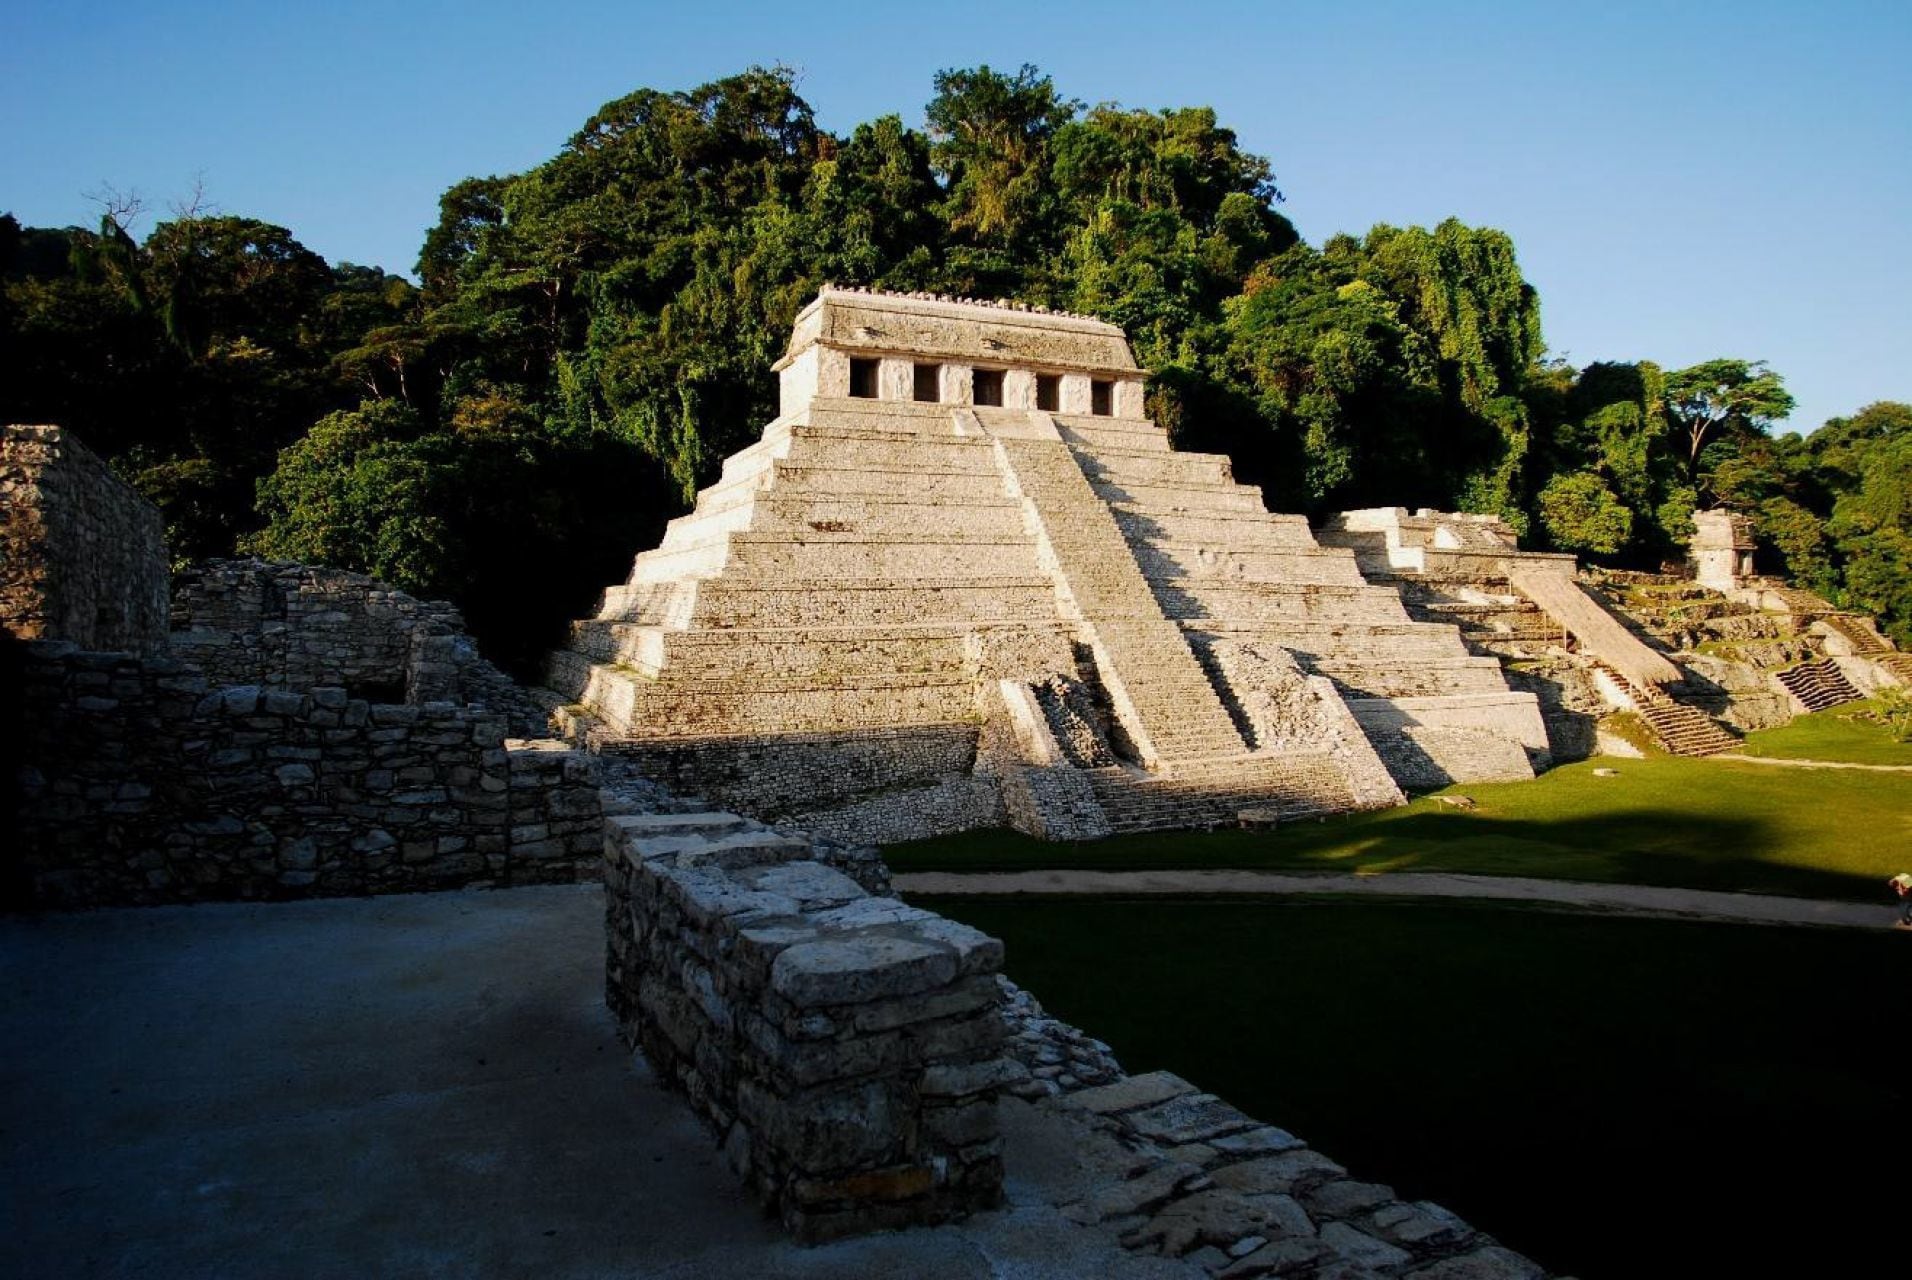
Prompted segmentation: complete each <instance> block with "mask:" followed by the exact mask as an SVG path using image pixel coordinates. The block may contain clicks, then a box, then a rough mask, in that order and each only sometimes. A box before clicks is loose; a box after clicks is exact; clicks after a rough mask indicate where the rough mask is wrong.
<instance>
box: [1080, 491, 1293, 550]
mask: <svg viewBox="0 0 1912 1280" xmlns="http://www.w3.org/2000/svg"><path fill="white" fill-rule="evenodd" d="M1109 511H1110V514H1111V515H1113V516H1114V517H1115V522H1116V524H1117V525H1119V526H1120V527H1121V529H1122V532H1123V534H1124V535H1126V536H1127V537H1128V539H1129V540H1130V541H1132V542H1133V541H1137V540H1144V541H1158V540H1159V541H1171V542H1197V543H1206V544H1210V545H1215V546H1224V547H1230V548H1267V549H1270V550H1278V549H1282V548H1287V547H1310V548H1311V547H1316V546H1318V545H1319V544H1317V543H1316V542H1315V540H1314V534H1313V533H1311V532H1310V531H1309V529H1308V522H1307V520H1306V519H1304V518H1303V517H1301V516H1283V515H1275V514H1272V513H1270V512H1266V511H1219V512H1217V511H1202V512H1195V511H1187V510H1176V509H1173V508H1160V507H1151V506H1144V505H1141V504H1138V503H1133V502H1112V503H1110V504H1109Z"/></svg>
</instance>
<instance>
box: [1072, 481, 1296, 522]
mask: <svg viewBox="0 0 1912 1280" xmlns="http://www.w3.org/2000/svg"><path fill="white" fill-rule="evenodd" d="M1094 488H1095V492H1096V494H1097V496H1098V497H1100V498H1102V499H1103V500H1104V501H1105V502H1111V503H1115V502H1120V503H1125V504H1128V505H1130V506H1134V507H1137V508H1139V509H1141V510H1144V511H1172V512H1173V511H1187V512H1191V513H1198V514H1215V515H1251V514H1252V515H1262V514H1266V512H1265V509H1264V508H1263V506H1262V503H1261V490H1259V489H1251V488H1249V487H1248V486H1246V485H1239V484H1233V483H1216V484H1195V483H1189V484H1171V483H1168V482H1166V481H1154V482H1148V483H1144V482H1142V481H1128V480H1125V481H1113V480H1098V481H1095V482H1094Z"/></svg>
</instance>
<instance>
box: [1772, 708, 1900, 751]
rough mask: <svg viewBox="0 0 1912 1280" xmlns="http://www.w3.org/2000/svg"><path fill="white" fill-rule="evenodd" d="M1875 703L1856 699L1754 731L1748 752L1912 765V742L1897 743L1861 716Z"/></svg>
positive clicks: (1881, 726) (1880, 728)
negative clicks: (1772, 727)
mask: <svg viewBox="0 0 1912 1280" xmlns="http://www.w3.org/2000/svg"><path fill="white" fill-rule="evenodd" d="M1872 706H1873V704H1872V703H1870V702H1852V703H1848V704H1846V705H1845V706H1843V707H1834V708H1833V709H1832V710H1830V711H1821V712H1818V713H1817V714H1815V715H1809V716H1800V717H1799V718H1798V719H1796V720H1794V721H1793V722H1792V723H1791V724H1788V725H1781V726H1780V727H1779V728H1777V729H1761V730H1758V731H1757V732H1755V733H1750V734H1748V735H1747V736H1746V748H1745V750H1746V754H1747V755H1749V756H1772V757H1776V758H1780V759H1786V760H1846V761H1851V762H1853V763H1855V764H1902V765H1912V742H1894V741H1893V740H1892V735H1891V734H1890V733H1888V732H1886V730H1885V727H1884V726H1883V725H1879V724H1869V723H1867V722H1865V721H1863V720H1860V719H1858V718H1857V717H1858V716H1859V715H1861V714H1863V713H1865V712H1866V711H1869V710H1870V709H1871V708H1872Z"/></svg>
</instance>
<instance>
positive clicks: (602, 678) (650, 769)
mask: <svg viewBox="0 0 1912 1280" xmlns="http://www.w3.org/2000/svg"><path fill="white" fill-rule="evenodd" d="M776 370H777V372H778V374H779V376H780V378H781V392H780V412H779V414H778V416H777V418H776V419H775V421H773V422H771V423H770V424H769V425H768V426H766V427H765V428H764V430H763V435H762V438H761V439H760V440H759V441H758V442H757V443H756V444H753V445H751V446H750V447H748V448H746V449H743V450H742V451H740V452H738V453H737V454H735V455H733V456H732V457H731V458H729V459H728V460H727V461H726V462H725V464H724V468H723V473H722V475H721V477H720V478H719V479H718V481H717V482H716V483H715V484H713V485H712V486H710V487H709V488H707V489H705V490H703V491H702V493H700V494H699V495H698V499H697V503H696V506H695V509H694V510H692V511H691V512H690V513H689V514H688V515H685V516H683V517H681V518H679V519H677V520H674V521H672V522H671V524H670V526H669V529H668V531H667V532H666V534H665V536H664V539H663V541H662V543H661V545H659V546H658V547H657V548H656V549H655V550H652V551H647V552H645V553H643V554H642V555H640V556H638V557H637V560H636V563H635V564H634V565H633V566H632V569H631V574H630V577H629V578H628V579H627V580H626V581H625V582H624V583H622V584H620V585H617V586H613V587H611V588H609V589H608V590H607V591H606V592H605V593H604V598H603V602H602V605H601V607H600V608H599V610H598V613H597V616H596V617H594V618H591V619H588V620H585V621H581V622H578V623H576V624H574V627H573V632H572V639H571V642H570V646H569V647H568V648H567V649H565V650H563V651H560V652H558V653H556V654H554V655H553V657H552V659H551V662H550V667H549V673H548V681H549V683H550V684H551V685H552V687H553V688H554V689H556V690H557V691H558V693H559V694H560V695H561V696H562V697H563V698H564V699H566V700H567V702H568V704H569V705H568V706H567V707H566V708H565V709H564V711H563V713H562V715H563V716H564V717H565V718H566V719H567V720H568V722H569V727H570V729H571V730H572V732H573V733H574V734H575V735H576V736H578V737H581V738H584V739H587V740H588V741H589V742H590V743H591V745H592V746H593V747H594V748H595V749H596V750H598V751H600V752H601V753H605V754H610V755H617V756H624V757H629V758H630V759H631V760H632V762H633V763H634V765H635V766H636V767H637V768H638V769H639V770H641V771H642V772H644V773H647V774H649V775H650V776H653V777H656V778H658V779H660V780H662V781H665V782H668V783H670V784H671V785H672V786H673V787H674V788H676V789H677V790H679V791H681V792H689V793H695V794H697V795H700V796H703V797H705V798H706V799H708V800H711V801H714V802H717V803H721V804H724V805H726V806H728V807H731V808H734V809H737V810H739V811H741V812H744V813H747V814H750V815H751V816H755V817H760V818H765V819H770V820H776V821H788V822H792V823H796V824H800V825H802V826H803V827H805V828H807V829H809V830H811V831H813V832H817V833H820V834H822V835H825V836H832V837H836V838H839V839H846V840H858V841H862V840H878V841H887V840H895V839H904V838H911V837H917V836H923V835H930V834H936V833H941V832H948V831H957V830H963V829H967V828H972V827H981V826H998V825H1005V824H1006V825H1010V826H1013V827H1015V828H1017V829H1019V830H1023V831H1027V832H1030V833H1033V834H1036V835H1039V836H1044V837H1048V838H1054V839H1088V838H1094V837H1098V836H1102V835H1106V834H1108V833H1110V832H1115V831H1135V830H1149V829H1156V828H1168V827H1181V826H1213V825H1218V824H1228V825H1233V824H1235V823H1237V822H1247V823H1250V824H1253V823H1257V822H1277V821H1284V820H1290V819H1294V818H1297V817H1303V816H1308V815H1316V814H1324V813H1332V812H1338V811H1344V810H1351V809H1364V808H1373V807H1378V806H1385V805H1392V804H1398V803H1400V802H1401V798H1402V797H1401V791H1400V782H1401V781H1403V780H1411V781H1415V782H1420V783H1424V782H1426V781H1427V780H1428V779H1429V778H1430V777H1432V778H1434V779H1435V780H1441V779H1446V780H1454V781H1469V780H1482V779H1508V778H1521V777H1531V776H1532V773H1533V770H1534V768H1535V767H1536V766H1539V767H1544V766H1545V765H1546V763H1547V750H1548V739H1547V733H1546V729H1545V727H1544V725H1543V723H1542V719H1541V715H1540V710H1539V707H1538V705H1537V703H1536V700H1535V697H1534V695H1533V694H1532V693H1528V692H1515V691H1512V690H1510V689H1509V688H1508V686H1507V683H1506V680H1505V679H1504V677H1503V674H1502V667H1501V664H1500V663H1499V662H1498V661H1497V660H1496V659H1495V658H1493V657H1491V656H1482V655H1476V654H1474V653H1472V652H1470V650H1469V648H1468V647H1467V645H1466V644H1464V643H1463V641H1462V638H1461V634H1460V632H1459V630H1458V629H1457V628H1456V627H1455V626H1453V625H1450V624H1447V623H1441V622H1427V621H1415V620H1412V619H1411V618H1410V617H1409V615H1408V613H1407V611H1406V610H1405V608H1404V606H1403V604H1402V599H1401V595H1400V593H1399V591H1397V590H1396V589H1395V588H1394V587H1392V586H1385V585H1371V584H1370V583H1369V582H1368V581H1367V580H1366V579H1365V578H1364V577H1363V576H1362V573H1361V571H1360V568H1359V566H1358V565H1357V561H1356V552H1355V550H1354V549H1352V548H1351V547H1348V546H1323V545H1321V544H1320V543H1318V542H1317V541H1316V540H1315V538H1314V536H1313V535H1312V534H1311V532H1310V530H1309V527H1308V523H1307V521H1306V520H1305V519H1304V518H1303V517H1301V516H1298V515H1276V514H1271V513H1269V512H1268V511H1267V510H1265V509H1264V507H1263V503H1262V497H1261V493H1260V491H1259V490H1258V489H1255V488H1252V487H1249V486H1244V485H1239V484H1236V483H1235V482H1234V479H1233V477H1232V475H1231V473H1230V467H1229V462H1228V459H1227V458H1225V457H1221V456H1218V455H1214V454H1201V453H1180V452H1176V451H1174V450H1172V449H1171V448H1170V445H1169V440H1168V435H1167V433H1166V432H1165V431H1164V430H1163V429H1162V428H1161V427H1159V426H1157V425H1156V424H1155V423H1154V422H1152V421H1150V420H1149V419H1148V418H1147V417H1146V416H1145V415H1144V410H1143V388H1144V384H1145V380H1146V378H1147V374H1146V372H1145V371H1144V370H1143V369H1141V368H1139V367H1138V366H1137V365H1136V362H1135V358H1134V356H1133V354H1132V353H1131V352H1130V350H1129V345H1128V342H1127V340H1126V338H1125V337H1124V335H1123V333H1122V331H1121V330H1120V329H1119V328H1116V327H1115V326H1113V325H1110V324H1107V323H1105V322H1103V321H1100V320H1096V319H1092V318H1089V317H1086V316H1079V315H1071V314H1066V313H1059V312H1054V311H1047V310H1043V309H1040V308H1031V307H1026V306H1022V305H1018V304H1004V303H989V302H978V301H975V300H972V299H951V298H942V297H935V296H928V295H916V294H891V293H878V292H870V291H864V290H856V289H845V288H825V289H823V290H822V291H821V292H820V293H819V294H818V296H817V297H816V299H815V300H814V301H812V302H811V303H810V304H809V305H808V306H806V307H805V308H804V309H803V310H802V312H801V313H799V314H798V316H797V318H796V322H795V325H794V328H793V331H792V333H791V337H790V345H789V349H788V351H787V352H786V353H785V355H784V356H783V358H782V359H781V360H780V361H778V363H777V365H776Z"/></svg>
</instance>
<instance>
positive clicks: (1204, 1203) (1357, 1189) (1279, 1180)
mask: <svg viewBox="0 0 1912 1280" xmlns="http://www.w3.org/2000/svg"><path fill="white" fill-rule="evenodd" d="M1001 981H1002V983H1003V989H1004V994H1005V997H1006V1001H1005V1005H1004V1013H1005V1016H1006V1018H1007V1020H1008V1023H1009V1041H1008V1048H1009V1055H1010V1057H1011V1058H1012V1059H1013V1061H1014V1062H1015V1064H1016V1065H1017V1066H1019V1067H1020V1068H1022V1072H1023V1074H1022V1075H1021V1077H1020V1078H1019V1079H1016V1080H1014V1081H1013V1082H1012V1083H1010V1084H1008V1085H1007V1091H1008V1092H1009V1093H1011V1094H1014V1095H1015V1096H1017V1097H1020V1098H1023V1099H1026V1100H1028V1101H1030V1102H1033V1103H1035V1104H1037V1105H1038V1106H1041V1107H1044V1108H1046V1109H1048V1110H1049V1111H1050V1112H1051V1113H1052V1114H1053V1115H1055V1116H1057V1117H1060V1118H1062V1119H1064V1120H1065V1121H1066V1122H1067V1123H1069V1124H1070V1125H1071V1126H1072V1127H1073V1128H1074V1130H1075V1132H1076V1140H1077V1159H1078V1161H1079V1162H1080V1163H1081V1165H1082V1166H1083V1167H1084V1168H1085V1169H1086V1170H1089V1171H1091V1172H1093V1173H1094V1174H1097V1175H1099V1176H1098V1177H1096V1178H1095V1179H1094V1180H1093V1187H1094V1189H1093V1190H1092V1191H1091V1192H1089V1194H1087V1195H1086V1196H1084V1197H1083V1198H1082V1199H1080V1200H1078V1201H1074V1202H1072V1203H1070V1204H1067V1205H1064V1206H1062V1211H1063V1213H1064V1215H1065V1216H1067V1217H1069V1218H1070V1219H1072V1220H1074V1221H1076V1222H1080V1223H1082V1224H1084V1225H1086V1226H1093V1227H1098V1228H1100V1229H1102V1230H1104V1231H1107V1232H1108V1233H1110V1234H1111V1235H1114V1236H1115V1237H1116V1238H1117V1239H1118V1240H1119V1242H1120V1243H1121V1244H1122V1245H1124V1246H1125V1247H1127V1248H1129V1249H1133V1250H1135V1251H1137V1252H1140V1253H1148V1254H1156V1255H1160V1256H1163V1257H1168V1258H1181V1259H1185V1260H1187V1261H1190V1262H1195V1263H1197V1264H1199V1265H1201V1266H1202V1267H1203V1268H1204V1269H1205V1270H1207V1271H1208V1272H1209V1273H1210V1274H1212V1275H1217V1276H1222V1277H1226V1278H1227V1280H1251V1278H1252V1277H1259V1276H1290V1275H1307V1276H1335V1277H1337V1278H1338V1280H1381V1278H1382V1277H1419V1280H1544V1278H1545V1276H1546V1275H1547V1272H1546V1271H1545V1270H1544V1269H1543V1268H1542V1267H1540V1266H1538V1265H1537V1264H1535V1263H1534V1262H1533V1261H1531V1260H1530V1259H1528V1258H1525V1257H1522V1256H1521V1255H1520V1254H1517V1253H1514V1252H1513V1251H1512V1250H1510V1249H1507V1248H1505V1247H1503V1246H1501V1245H1500V1244H1498V1243H1497V1242H1495V1241H1494V1240H1493V1239H1492V1238H1491V1237H1489V1236H1486V1235H1483V1234H1481V1233H1480V1232H1478V1231H1476V1230H1474V1229H1473V1228H1472V1227H1471V1226H1469V1225H1468V1224H1467V1223H1466V1222H1464V1221H1462V1220H1461V1219H1460V1218H1458V1217H1456V1216H1455V1215H1454V1214H1452V1213H1450V1212H1449V1211H1448V1210H1446V1209H1444V1208H1442V1207H1441V1206H1440V1205H1437V1204H1434V1203H1432V1202H1430V1201H1426V1200H1420V1201H1404V1200H1402V1199H1401V1198H1400V1197H1398V1196H1397V1195H1396V1194H1395V1192H1394V1189H1393V1188H1391V1187H1388V1186H1384V1185H1382V1184H1380V1183H1374V1182H1363V1181H1360V1180H1358V1179H1357V1178H1356V1177H1355V1176H1354V1175H1352V1174H1350V1173H1349V1172H1348V1170H1347V1169H1345V1168H1343V1167H1342V1166H1341V1165H1340V1164H1338V1163H1336V1162H1335V1161H1334V1160H1331V1159H1329V1158H1328V1157H1327V1156H1325V1155H1323V1154H1321V1153H1320V1152H1318V1151H1315V1150H1313V1149H1311V1148H1310V1147H1309V1146H1308V1145H1307V1143H1305V1142H1303V1141H1302V1140H1301V1139H1300V1138H1297V1137H1295V1136H1294V1135H1293V1134H1291V1133H1289V1132H1287V1131H1286V1130H1284V1129H1278V1128H1276V1127H1275V1126H1273V1125H1268V1124H1263V1123H1261V1122H1259V1121H1257V1120H1254V1119H1252V1118H1251V1117H1249V1116H1247V1115H1244V1114H1243V1113H1242V1112H1240V1111H1238V1110H1236V1109H1235V1108H1234V1107H1232V1106H1230V1105H1229V1104H1228V1103H1226V1102H1224V1101H1223V1100H1221V1099H1220V1098H1217V1097H1215V1096H1214V1095H1212V1094H1207V1093H1203V1092H1201V1091H1200V1090H1199V1089H1197V1088H1196V1086H1194V1085H1192V1084H1190V1083H1189V1082H1188V1081H1186V1080H1183V1079H1182V1078H1181V1077H1179V1076H1176V1075H1173V1074H1171V1073H1169V1072H1166V1071H1156V1072H1150V1073H1149V1074H1147V1075H1140V1076H1131V1075H1128V1074H1127V1073H1125V1072H1124V1071H1123V1070H1122V1068H1121V1064H1120V1063H1118V1062H1117V1061H1116V1060H1115V1057H1114V1056H1113V1055H1112V1054H1111V1053H1110V1052H1109V1047H1108V1046H1107V1045H1105V1044H1103V1043H1102V1042H1101V1041H1099V1040H1093V1039H1091V1038H1090V1037H1088V1036H1086V1035H1084V1034H1083V1033H1082V1032H1081V1031H1079V1030H1077V1029H1076V1028H1074V1027H1071V1026H1069V1025H1068V1024H1067V1023H1064V1022H1060V1021H1058V1020H1057V1019H1055V1018H1052V1017H1050V1016H1049V1015H1048V1014H1047V1013H1045V1012H1044V1011H1043V1008H1042V1006H1041V1005H1040V1004H1039V1003H1037V1002H1036V1000H1035V999H1034V997H1032V996H1031V995H1030V994H1029V993H1028V992H1026V991H1023V990H1022V989H1020V988H1018V987H1016V986H1015V985H1014V984H1013V983H1010V982H1009V981H1008V980H1007V979H1002V980H1001Z"/></svg>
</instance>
